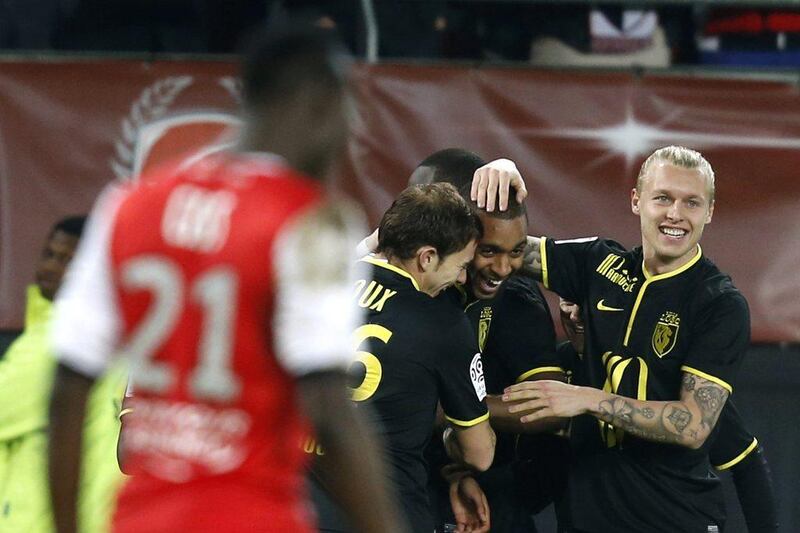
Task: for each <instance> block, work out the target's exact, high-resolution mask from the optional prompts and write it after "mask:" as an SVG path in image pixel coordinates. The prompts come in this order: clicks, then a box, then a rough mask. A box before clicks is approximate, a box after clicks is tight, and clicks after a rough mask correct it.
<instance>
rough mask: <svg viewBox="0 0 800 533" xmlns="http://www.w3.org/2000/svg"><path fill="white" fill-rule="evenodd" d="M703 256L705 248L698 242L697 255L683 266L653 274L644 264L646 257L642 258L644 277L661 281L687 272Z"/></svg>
mask: <svg viewBox="0 0 800 533" xmlns="http://www.w3.org/2000/svg"><path fill="white" fill-rule="evenodd" d="M701 257H703V249H702V248H700V245H699V244H698V245H697V253H696V254H695V256H694V257H692V258H691V259H689V262H687V263H686V264H685V265H683V266H682V267H679V268H676V269H675V270H671V271H669V272H664V273H663V274H651V273H650V272H648V271H647V267H646V266H644V259H642V272H644V277H645V279H646V280H648V281H649V282H651V283H652V282H654V281H660V280H662V279H667V278H671V277H673V276H677V275H678V274H681V273H683V272H686V271H687V270H689V269H690V268H691V267H692V265H694V264H695V263H697V262H698V261H699V260H700V258H701Z"/></svg>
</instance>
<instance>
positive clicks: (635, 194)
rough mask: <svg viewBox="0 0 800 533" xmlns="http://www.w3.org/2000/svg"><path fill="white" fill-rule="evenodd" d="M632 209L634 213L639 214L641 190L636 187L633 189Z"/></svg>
mask: <svg viewBox="0 0 800 533" xmlns="http://www.w3.org/2000/svg"><path fill="white" fill-rule="evenodd" d="M631 211H632V212H633V214H634V215H638V214H639V191H637V190H636V187H634V188H633V189H631Z"/></svg>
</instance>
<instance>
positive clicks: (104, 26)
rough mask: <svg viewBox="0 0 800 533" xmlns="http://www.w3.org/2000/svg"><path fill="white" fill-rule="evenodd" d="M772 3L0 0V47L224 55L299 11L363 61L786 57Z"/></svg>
mask: <svg viewBox="0 0 800 533" xmlns="http://www.w3.org/2000/svg"><path fill="white" fill-rule="evenodd" d="M761 5H762V6H763V5H764V4H763V3H762V4H761ZM772 5H774V4H770V7H750V8H748V7H741V4H737V3H735V2H733V1H732V2H731V4H730V5H729V6H723V5H721V4H720V3H718V2H715V3H713V4H712V3H708V2H696V3H686V2H676V3H669V2H665V3H659V4H653V3H645V4H636V3H632V2H623V1H617V2H609V3H596V2H575V3H570V2H537V1H534V0H527V1H506V0H494V1H475V0H459V1H445V0H336V1H332V0H225V1H221V0H0V50H3V51H5V52H8V51H12V52H13V51H64V52H74V51H80V52H135V53H193V54H205V53H212V54H228V53H233V52H236V51H237V49H238V45H239V43H240V41H241V38H242V36H243V35H246V34H247V32H248V30H249V29H252V28H253V27H255V26H259V25H263V24H267V23H269V22H270V21H276V20H278V21H279V20H280V18H281V17H286V16H289V15H296V14H297V13H302V14H303V16H306V17H310V18H311V19H312V20H314V21H315V22H316V23H317V24H318V25H320V26H322V27H327V28H331V29H334V28H335V29H336V30H337V31H339V32H340V34H341V35H342V36H343V37H344V39H345V40H346V42H347V44H348V45H349V46H350V47H351V49H352V51H353V53H354V54H355V55H356V56H358V57H362V58H366V59H369V60H376V59H381V60H389V59H403V60H406V59H412V60H467V61H480V62H504V61H511V62H525V63H531V64H535V65H547V66H609V67H625V66H636V65H638V66H642V67H668V66H673V65H693V64H705V65H732V66H765V67H776V66H784V67H797V66H799V65H800V8H792V7H784V8H782V7H771V6H772ZM787 5H789V4H787Z"/></svg>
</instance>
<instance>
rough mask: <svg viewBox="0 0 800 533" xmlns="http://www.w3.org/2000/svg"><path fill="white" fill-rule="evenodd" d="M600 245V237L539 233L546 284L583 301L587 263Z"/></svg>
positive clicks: (568, 296) (597, 251)
mask: <svg viewBox="0 0 800 533" xmlns="http://www.w3.org/2000/svg"><path fill="white" fill-rule="evenodd" d="M602 245H603V241H601V240H600V239H598V238H597V237H589V238H585V239H569V240H553V239H551V238H549V237H542V239H541V242H540V246H539V253H540V254H541V257H542V283H543V284H544V286H545V288H546V289H550V290H551V291H553V292H555V293H557V294H558V295H559V296H561V297H563V298H565V299H567V300H569V301H571V302H575V303H581V302H583V301H584V299H585V297H586V287H587V280H588V279H589V273H588V272H587V268H588V266H587V265H589V264H590V261H591V260H592V258H594V256H595V255H598V254H602V251H600V248H602V247H603V246H602ZM601 259H602V258H601Z"/></svg>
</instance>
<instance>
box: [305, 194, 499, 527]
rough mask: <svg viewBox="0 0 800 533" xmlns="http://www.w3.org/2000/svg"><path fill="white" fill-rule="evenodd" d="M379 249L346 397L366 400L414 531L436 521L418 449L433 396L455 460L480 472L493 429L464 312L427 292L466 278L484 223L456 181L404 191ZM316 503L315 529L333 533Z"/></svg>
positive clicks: (371, 260) (366, 282) (364, 284)
mask: <svg viewBox="0 0 800 533" xmlns="http://www.w3.org/2000/svg"><path fill="white" fill-rule="evenodd" d="M379 235H380V237H379V243H378V251H377V254H375V255H374V256H368V257H366V258H364V259H363V261H365V262H366V263H368V264H369V265H370V266H371V276H366V277H364V278H363V279H362V280H360V281H358V282H357V283H356V301H357V303H358V305H359V306H360V307H362V308H364V309H366V310H367V322H366V323H365V324H364V325H362V326H361V327H359V328H358V329H357V330H356V331H355V333H354V341H355V342H356V343H357V345H358V350H360V351H359V352H357V361H356V363H355V364H354V365H353V370H354V371H355V372H354V374H355V375H354V378H355V379H354V383H353V399H354V400H355V401H357V402H363V403H364V404H366V405H368V406H369V408H370V409H371V411H372V412H373V413H374V415H375V416H374V418H375V424H376V426H377V427H378V428H379V430H380V432H381V433H382V434H383V436H384V441H385V450H386V456H387V460H388V462H389V464H390V467H391V472H390V475H391V479H392V482H393V485H394V487H395V490H396V491H397V493H398V496H399V498H400V502H401V508H402V510H403V511H404V515H405V517H406V519H407V520H408V521H409V523H410V524H411V526H412V531H414V532H425V533H429V532H431V531H433V528H434V523H433V519H432V516H431V512H430V509H429V506H428V500H427V495H426V490H425V487H426V484H427V471H426V465H425V462H424V459H423V449H424V448H425V446H426V444H427V443H428V440H429V439H430V436H431V431H432V428H433V426H434V421H435V416H436V408H437V402H441V406H442V409H443V411H444V415H445V417H446V419H447V420H448V422H449V424H450V427H451V428H452V431H451V432H448V434H449V441H448V443H447V448H448V450H450V451H451V452H452V453H453V455H454V457H453V459H455V460H456V461H458V462H462V463H464V464H465V465H467V466H469V467H471V468H474V469H476V470H485V469H487V468H488V467H489V465H490V464H491V463H492V459H493V455H494V433H493V431H492V429H491V428H490V426H489V422H488V418H489V413H488V410H487V408H486V404H485V403H484V402H483V399H484V397H485V396H486V387H485V383H484V378H483V368H482V366H483V365H482V362H481V357H480V354H479V353H478V347H477V343H476V341H475V338H474V335H473V334H472V331H471V329H470V326H469V323H468V322H467V320H466V318H465V317H464V314H463V313H462V312H461V310H460V309H458V308H457V307H455V306H452V305H451V304H449V303H448V302H447V301H445V300H441V299H436V298H434V297H435V296H437V295H438V294H439V293H440V292H441V291H442V290H444V289H446V288H447V287H449V286H451V285H452V284H453V283H455V282H456V281H461V282H463V281H464V278H465V276H466V268H467V265H468V263H469V262H470V260H471V259H472V257H473V254H474V251H475V243H476V240H477V239H478V238H479V237H480V235H481V223H480V220H479V219H478V218H477V216H476V215H475V213H474V212H473V211H472V210H471V209H470V207H469V205H468V204H467V202H466V201H465V200H463V198H461V197H460V195H459V194H458V192H457V191H456V190H455V188H454V187H452V186H451V185H448V184H434V185H422V186H417V187H410V188H408V189H406V190H405V191H403V193H401V194H400V196H398V198H397V199H396V200H395V202H394V203H393V204H392V206H391V207H390V208H389V210H388V211H387V212H386V213H385V214H384V216H383V219H382V220H381V223H380V227H379ZM328 510H329V506H327V505H324V504H323V505H322V506H318V511H319V514H320V519H319V522H320V528H321V529H322V530H324V531H332V530H337V526H335V525H331V521H333V520H335V518H333V519H329V517H328V516H327V511H328Z"/></svg>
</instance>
